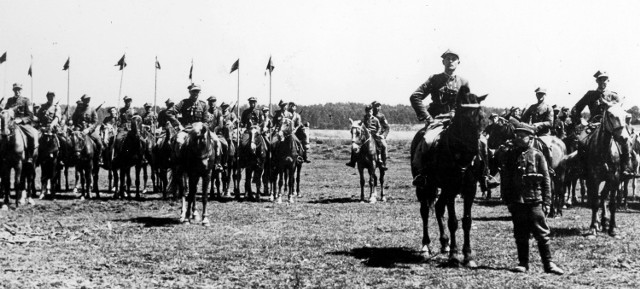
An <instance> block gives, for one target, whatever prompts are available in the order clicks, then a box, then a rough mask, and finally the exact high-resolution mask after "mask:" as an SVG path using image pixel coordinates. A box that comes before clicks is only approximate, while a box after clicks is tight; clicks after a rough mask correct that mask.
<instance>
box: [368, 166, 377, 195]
mask: <svg viewBox="0 0 640 289" xmlns="http://www.w3.org/2000/svg"><path fill="white" fill-rule="evenodd" d="M367 170H368V171H369V203H371V204H373V203H375V202H376V201H377V200H376V186H377V185H378V177H377V176H376V167H375V166H374V167H372V168H368V169H367Z"/></svg>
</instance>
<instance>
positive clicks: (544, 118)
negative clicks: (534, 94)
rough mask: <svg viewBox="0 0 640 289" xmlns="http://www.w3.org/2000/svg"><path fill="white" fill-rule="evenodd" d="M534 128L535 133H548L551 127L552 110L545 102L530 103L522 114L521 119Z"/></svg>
mask: <svg viewBox="0 0 640 289" xmlns="http://www.w3.org/2000/svg"><path fill="white" fill-rule="evenodd" d="M521 121H523V122H525V123H528V124H531V125H533V126H534V127H535V129H536V135H539V136H540V135H549V134H550V133H551V128H552V127H553V110H552V109H551V106H550V105H548V104H547V103H546V102H544V101H542V102H541V103H536V104H532V105H531V106H529V108H528V109H527V110H526V111H525V112H524V113H523V114H522V120H521Z"/></svg>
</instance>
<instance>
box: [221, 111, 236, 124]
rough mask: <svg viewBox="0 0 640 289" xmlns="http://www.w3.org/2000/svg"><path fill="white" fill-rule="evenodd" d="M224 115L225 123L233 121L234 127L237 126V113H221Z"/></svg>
mask: <svg viewBox="0 0 640 289" xmlns="http://www.w3.org/2000/svg"><path fill="white" fill-rule="evenodd" d="M220 113H221V115H222V121H223V122H225V123H226V122H227V121H232V122H233V123H234V127H235V126H236V125H237V124H235V123H236V122H237V121H238V117H237V116H236V114H235V113H233V112H232V111H225V112H220Z"/></svg>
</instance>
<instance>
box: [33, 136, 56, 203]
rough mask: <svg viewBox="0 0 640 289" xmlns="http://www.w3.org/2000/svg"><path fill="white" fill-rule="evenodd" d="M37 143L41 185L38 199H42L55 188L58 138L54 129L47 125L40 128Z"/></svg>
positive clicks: (51, 193)
mask: <svg viewBox="0 0 640 289" xmlns="http://www.w3.org/2000/svg"><path fill="white" fill-rule="evenodd" d="M39 144H40V145H39V146H38V164H39V165H40V184H41V186H42V192H41V193H40V199H43V198H44V197H45V196H47V195H53V192H54V189H55V188H54V187H55V186H54V185H55V180H56V174H57V172H58V168H57V167H58V155H59V152H60V140H59V139H58V135H57V134H56V133H55V131H54V130H53V129H52V128H51V127H48V126H47V127H43V128H42V129H41V132H40V140H39Z"/></svg>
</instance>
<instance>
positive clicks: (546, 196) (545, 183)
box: [536, 153, 551, 206]
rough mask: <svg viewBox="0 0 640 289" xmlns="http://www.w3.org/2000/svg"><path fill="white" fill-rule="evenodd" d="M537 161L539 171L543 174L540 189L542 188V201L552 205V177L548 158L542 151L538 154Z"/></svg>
mask: <svg viewBox="0 0 640 289" xmlns="http://www.w3.org/2000/svg"><path fill="white" fill-rule="evenodd" d="M536 159H537V161H536V163H537V164H538V172H539V173H540V174H542V180H541V181H540V189H541V190H542V192H541V195H542V203H543V204H545V205H547V206H550V205H551V177H550V176H549V168H548V166H547V160H546V159H545V158H544V155H542V153H537V154H536Z"/></svg>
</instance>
